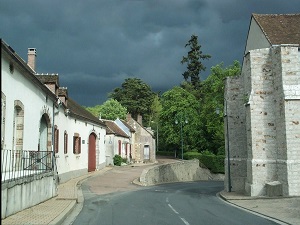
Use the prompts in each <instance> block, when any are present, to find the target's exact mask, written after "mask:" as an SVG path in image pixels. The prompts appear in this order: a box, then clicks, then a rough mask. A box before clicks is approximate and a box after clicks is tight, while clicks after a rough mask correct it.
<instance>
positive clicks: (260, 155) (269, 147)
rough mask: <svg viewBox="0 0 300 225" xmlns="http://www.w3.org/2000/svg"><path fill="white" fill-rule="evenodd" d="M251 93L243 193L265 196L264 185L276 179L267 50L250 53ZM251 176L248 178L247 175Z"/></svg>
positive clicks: (270, 75) (269, 60)
mask: <svg viewBox="0 0 300 225" xmlns="http://www.w3.org/2000/svg"><path fill="white" fill-rule="evenodd" d="M249 60H250V68H251V74H250V75H251V79H250V82H251V90H247V91H248V93H250V95H249V102H248V105H247V107H249V108H248V115H247V118H246V120H249V122H247V130H249V131H250V132H251V135H248V137H247V142H248V162H247V163H248V166H247V168H248V169H247V173H248V174H249V176H247V177H248V179H247V183H246V193H247V194H250V195H251V196H252V195H254V196H257V195H265V194H266V192H265V183H266V182H270V181H274V180H277V177H276V157H277V156H276V116H275V111H276V110H275V108H274V103H275V102H274V100H275V99H274V90H273V89H274V88H273V83H274V78H273V75H272V61H271V59H270V50H269V49H258V50H254V51H250V54H249ZM250 174H251V175H250Z"/></svg>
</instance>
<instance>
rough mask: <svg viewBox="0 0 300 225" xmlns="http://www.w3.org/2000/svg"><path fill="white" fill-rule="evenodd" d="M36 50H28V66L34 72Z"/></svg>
mask: <svg viewBox="0 0 300 225" xmlns="http://www.w3.org/2000/svg"><path fill="white" fill-rule="evenodd" d="M35 61H36V49H35V48H28V62H27V64H28V66H30V68H31V69H33V70H34V71H35Z"/></svg>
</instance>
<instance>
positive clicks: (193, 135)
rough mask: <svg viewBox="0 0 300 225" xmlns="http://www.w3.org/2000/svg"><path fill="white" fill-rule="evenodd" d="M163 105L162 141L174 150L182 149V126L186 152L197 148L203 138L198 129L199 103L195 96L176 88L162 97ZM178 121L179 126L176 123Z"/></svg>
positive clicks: (161, 117) (161, 118)
mask: <svg viewBox="0 0 300 225" xmlns="http://www.w3.org/2000/svg"><path fill="white" fill-rule="evenodd" d="M161 104H162V111H161V113H160V130H159V136H160V139H162V140H163V142H164V143H165V144H166V145H170V146H171V147H172V149H181V126H182V136H183V142H184V150H185V149H193V148H195V147H196V146H197V144H198V141H199V137H200V136H201V135H200V132H199V129H198V128H199V126H200V120H199V116H198V112H199V102H198V101H197V100H196V98H195V96H194V95H192V94H191V93H189V92H188V91H186V90H184V89H183V88H181V87H177V86H176V87H174V88H173V89H171V90H169V91H167V92H165V93H164V94H163V95H162V98H161ZM176 120H177V122H178V124H176V123H175V122H176ZM186 120H187V121H186ZM186 122H187V123H186Z"/></svg>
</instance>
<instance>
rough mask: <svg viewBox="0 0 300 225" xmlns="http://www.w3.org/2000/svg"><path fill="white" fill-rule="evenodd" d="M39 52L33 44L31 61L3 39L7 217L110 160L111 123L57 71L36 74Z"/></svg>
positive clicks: (3, 167) (3, 163)
mask: <svg viewBox="0 0 300 225" xmlns="http://www.w3.org/2000/svg"><path fill="white" fill-rule="evenodd" d="M35 58H36V49H33V48H30V49H28V62H27V63H26V62H25V61H24V60H23V59H21V58H20V57H19V56H18V54H17V53H16V52H15V51H14V50H13V48H11V47H10V46H9V45H8V44H7V43H5V42H4V41H3V40H1V175H2V176H1V178H2V180H1V196H2V201H1V206H2V207H1V217H2V218H5V217H7V216H9V215H11V214H13V213H16V212H18V211H20V210H23V209H25V208H28V207H30V206H33V205H36V204H38V203H40V202H43V201H45V200H47V199H49V198H51V197H54V196H55V195H56V191H57V185H58V183H63V182H65V181H67V180H69V179H72V178H75V177H78V176H80V175H83V174H86V173H88V172H90V171H95V170H98V169H101V168H103V167H105V166H106V150H105V135H106V125H105V124H104V123H103V122H101V121H100V120H99V119H98V118H96V117H94V116H93V115H92V114H91V113H89V112H88V111H86V110H85V109H84V108H83V107H81V106H80V105H79V104H77V103H76V102H75V101H74V100H72V99H71V98H70V97H69V96H68V91H67V88H64V87H60V86H59V79H58V78H59V77H58V75H57V74H37V73H36V72H35ZM32 185H34V186H35V188H32ZM21 186H22V188H21V189H20V187H21ZM33 190H35V193H33ZM37 190H38V191H37ZM32 196H34V198H33V197H32Z"/></svg>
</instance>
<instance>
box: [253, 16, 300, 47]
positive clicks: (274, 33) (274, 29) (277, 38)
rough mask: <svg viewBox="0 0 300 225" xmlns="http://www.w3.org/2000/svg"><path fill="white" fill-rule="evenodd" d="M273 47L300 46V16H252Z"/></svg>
mask: <svg viewBox="0 0 300 225" xmlns="http://www.w3.org/2000/svg"><path fill="white" fill-rule="evenodd" d="M252 16H253V18H254V19H255V20H256V22H257V24H258V25H259V26H260V28H261V30H262V31H263V33H264V34H265V36H266V37H267V39H268V40H269V42H270V44H271V45H276V44H299V45H300V14H255V13H253V14H252Z"/></svg>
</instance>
